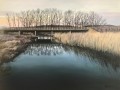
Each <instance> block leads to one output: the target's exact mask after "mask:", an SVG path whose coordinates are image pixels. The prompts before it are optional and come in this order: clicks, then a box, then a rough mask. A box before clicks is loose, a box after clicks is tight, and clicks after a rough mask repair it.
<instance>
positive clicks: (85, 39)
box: [55, 29, 120, 55]
mask: <svg viewBox="0 0 120 90" xmlns="http://www.w3.org/2000/svg"><path fill="white" fill-rule="evenodd" d="M55 37H56V38H58V39H59V40H61V42H62V43H64V44H69V45H71V46H80V47H87V48H90V49H94V50H98V51H103V52H109V53H114V54H117V55H120V32H116V33H114V32H103V33H102V32H97V31H95V30H93V29H90V30H89V31H88V32H86V33H72V34H71V33H64V34H55Z"/></svg>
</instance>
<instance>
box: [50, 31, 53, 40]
mask: <svg viewBox="0 0 120 90" xmlns="http://www.w3.org/2000/svg"><path fill="white" fill-rule="evenodd" d="M52 36H53V31H51V35H50V39H51V41H52V40H53V37H52Z"/></svg>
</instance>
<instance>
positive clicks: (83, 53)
mask: <svg viewBox="0 0 120 90" xmlns="http://www.w3.org/2000/svg"><path fill="white" fill-rule="evenodd" d="M119 76H120V57H118V56H114V55H111V54H107V53H101V52H97V51H94V50H90V49H85V48H78V47H70V46H66V45H62V44H54V43H52V44H50V43H49V44H44V43H42V44H39V43H37V44H31V45H30V46H29V47H28V48H27V49H26V51H25V52H24V53H22V54H21V55H19V56H18V57H17V58H16V59H14V60H13V62H9V63H4V64H3V65H1V66H0V77H1V78H0V84H1V83H3V82H4V85H2V84H1V85H2V86H1V85H0V90H119V89H120V85H119V84H120V77H119ZM1 87H2V88H4V87H7V88H6V89H1Z"/></svg>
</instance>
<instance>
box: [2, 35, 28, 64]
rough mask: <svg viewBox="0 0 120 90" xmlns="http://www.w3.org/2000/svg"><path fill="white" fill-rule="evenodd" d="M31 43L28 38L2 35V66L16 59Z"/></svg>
mask: <svg viewBox="0 0 120 90" xmlns="http://www.w3.org/2000/svg"><path fill="white" fill-rule="evenodd" d="M29 42H30V38H28V37H26V36H10V35H0V64H1V63H3V62H8V61H9V60H11V59H12V58H14V57H15V56H16V55H17V54H18V53H19V52H21V51H23V50H24V48H25V47H26V44H27V43H29Z"/></svg>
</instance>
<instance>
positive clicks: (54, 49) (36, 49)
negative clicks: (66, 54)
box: [24, 44, 63, 56]
mask: <svg viewBox="0 0 120 90" xmlns="http://www.w3.org/2000/svg"><path fill="white" fill-rule="evenodd" d="M62 53H63V47H62V45H61V44H33V45H31V46H29V47H28V48H27V50H26V51H25V53H24V54H29V55H38V56H40V55H48V56H50V55H59V54H62Z"/></svg>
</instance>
